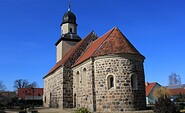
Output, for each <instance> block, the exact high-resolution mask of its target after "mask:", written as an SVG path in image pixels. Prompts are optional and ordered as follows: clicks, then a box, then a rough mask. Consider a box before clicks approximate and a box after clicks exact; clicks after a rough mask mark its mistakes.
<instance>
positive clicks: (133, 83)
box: [131, 74, 137, 90]
mask: <svg viewBox="0 0 185 113" xmlns="http://www.w3.org/2000/svg"><path fill="white" fill-rule="evenodd" d="M131 87H132V89H133V90H137V76H136V75H135V74H133V75H132V76H131Z"/></svg>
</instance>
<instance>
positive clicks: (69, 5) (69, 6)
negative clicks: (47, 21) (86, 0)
mask: <svg viewBox="0 0 185 113" xmlns="http://www.w3.org/2000/svg"><path fill="white" fill-rule="evenodd" d="M67 10H68V11H71V1H70V0H69V2H68V9H67Z"/></svg>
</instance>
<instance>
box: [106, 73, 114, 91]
mask: <svg viewBox="0 0 185 113" xmlns="http://www.w3.org/2000/svg"><path fill="white" fill-rule="evenodd" d="M107 85H108V86H107V87H108V89H111V88H113V87H114V76H113V75H109V76H108V77H107Z"/></svg>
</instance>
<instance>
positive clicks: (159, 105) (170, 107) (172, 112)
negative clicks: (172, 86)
mask: <svg viewBox="0 0 185 113" xmlns="http://www.w3.org/2000/svg"><path fill="white" fill-rule="evenodd" d="M153 110H154V112H155V113H179V112H178V111H177V108H176V105H175V103H174V102H172V101H171V100H170V99H169V98H168V97H166V96H165V97H160V98H159V99H158V102H156V103H155V106H154V108H153Z"/></svg>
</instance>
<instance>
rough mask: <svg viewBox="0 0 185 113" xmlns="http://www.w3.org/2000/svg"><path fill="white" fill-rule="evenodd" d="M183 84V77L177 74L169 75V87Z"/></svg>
mask: <svg viewBox="0 0 185 113" xmlns="http://www.w3.org/2000/svg"><path fill="white" fill-rule="evenodd" d="M179 84H181V77H180V75H177V74H176V73H171V75H169V84H168V85H169V86H171V85H179Z"/></svg>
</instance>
